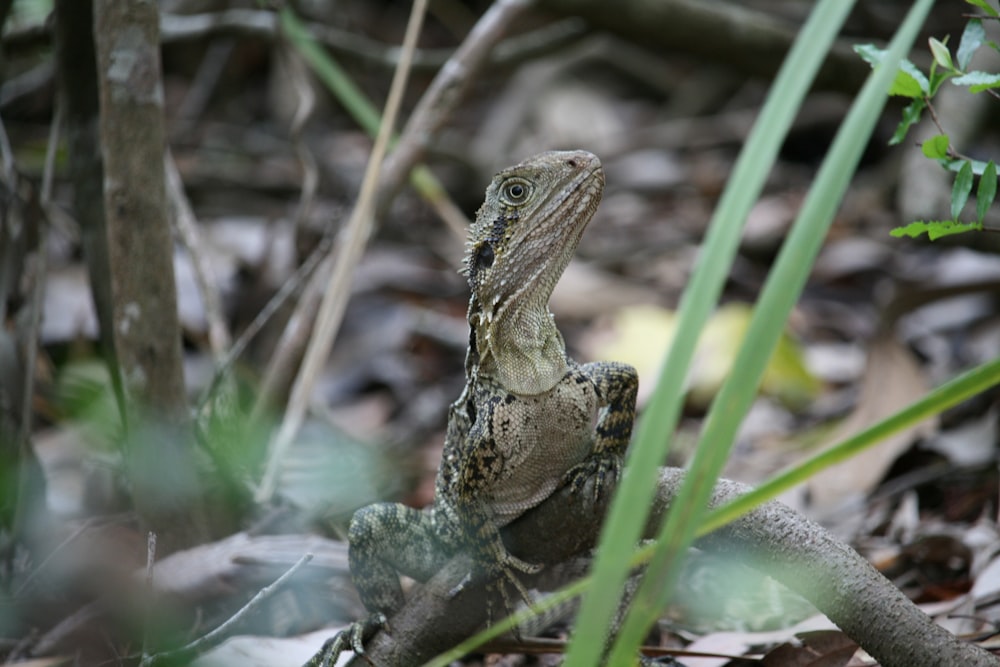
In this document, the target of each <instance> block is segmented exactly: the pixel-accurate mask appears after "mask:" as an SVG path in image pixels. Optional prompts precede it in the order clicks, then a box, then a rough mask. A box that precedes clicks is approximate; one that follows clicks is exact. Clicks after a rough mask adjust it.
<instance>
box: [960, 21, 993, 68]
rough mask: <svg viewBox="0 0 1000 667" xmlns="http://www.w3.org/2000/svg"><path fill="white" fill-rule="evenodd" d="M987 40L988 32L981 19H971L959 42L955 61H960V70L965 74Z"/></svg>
mask: <svg viewBox="0 0 1000 667" xmlns="http://www.w3.org/2000/svg"><path fill="white" fill-rule="evenodd" d="M984 39H986V30H985V29H984V28H983V22H982V21H980V20H979V19H969V22H968V23H966V24H965V30H963V31H962V39H961V40H960V41H959V42H958V50H957V51H956V52H955V59H956V60H957V61H958V69H960V70H962V71H963V72H964V71H965V70H966V69H968V67H969V61H971V60H972V55H973V54H974V53H975V52H976V50H977V49H979V47H980V46H982V45H983V40H984Z"/></svg>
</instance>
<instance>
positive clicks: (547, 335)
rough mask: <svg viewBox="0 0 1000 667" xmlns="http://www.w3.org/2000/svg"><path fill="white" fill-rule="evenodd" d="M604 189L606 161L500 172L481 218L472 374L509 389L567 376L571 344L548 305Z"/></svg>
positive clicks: (471, 261) (472, 258)
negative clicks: (604, 163)
mask: <svg viewBox="0 0 1000 667" xmlns="http://www.w3.org/2000/svg"><path fill="white" fill-rule="evenodd" d="M603 191H604V170H603V169H602V168H601V161H600V160H598V159H597V157H596V156H594V155H592V154H591V153H588V152H586V151H566V152H555V151H553V152H549V153H542V154H541V155H536V156H535V157H533V158H529V159H527V160H525V161H524V162H522V163H521V164H519V165H516V166H514V167H511V168H509V169H505V170H504V171H501V172H500V173H499V174H497V175H496V176H494V177H493V182H491V183H490V186H489V187H488V188H487V189H486V201H485V202H483V205H482V207H481V208H480V209H479V212H478V213H476V221H475V223H473V225H472V231H471V234H470V239H469V252H468V254H467V255H466V258H465V273H466V275H468V277H469V286H470V287H471V288H472V300H471V301H470V302H469V325H470V326H471V329H472V331H471V336H470V341H469V355H468V357H467V361H466V364H467V371H468V370H469V369H475V372H477V373H479V374H480V375H484V376H485V375H488V376H492V377H494V378H496V379H497V380H498V381H499V382H500V383H501V384H502V385H503V386H504V387H505V388H506V389H507V390H508V391H512V392H515V393H518V394H538V393H541V392H544V391H548V390H549V389H551V388H552V387H553V386H555V384H556V383H557V382H559V381H560V380H561V379H562V377H563V376H564V375H565V373H566V368H567V363H566V348H565V345H564V344H563V340H562V336H560V335H559V330H558V329H556V326H555V323H554V322H553V321H552V316H551V315H550V314H549V308H548V302H549V297H550V296H551V295H552V289H553V288H554V287H555V285H556V282H557V281H558V280H559V276H561V275H562V273H563V271H564V270H565V269H566V265H567V264H569V260H570V258H571V257H572V256H573V252H574V251H575V250H576V246H577V244H578V243H579V242H580V236H582V235H583V230H584V229H585V228H586V227H587V223H588V222H590V219H591V218H592V217H593V216H594V211H596V210H597V205H598V203H600V201H601V194H602V193H603Z"/></svg>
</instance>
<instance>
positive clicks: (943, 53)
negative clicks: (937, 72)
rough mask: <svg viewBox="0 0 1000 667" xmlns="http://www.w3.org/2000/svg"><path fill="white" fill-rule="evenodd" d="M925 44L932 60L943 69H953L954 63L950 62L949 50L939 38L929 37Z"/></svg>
mask: <svg viewBox="0 0 1000 667" xmlns="http://www.w3.org/2000/svg"><path fill="white" fill-rule="evenodd" d="M927 45H928V46H929V47H930V49H931V55H933V56H934V62H936V63H937V64H938V65H940V66H941V67H944V68H945V69H955V65H954V64H952V62H951V51H949V50H948V47H947V46H945V45H944V43H943V42H942V41H941V40H939V39H937V38H936V37H931V38H929V39H928V40H927Z"/></svg>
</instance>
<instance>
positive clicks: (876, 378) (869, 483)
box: [806, 335, 937, 512]
mask: <svg viewBox="0 0 1000 667" xmlns="http://www.w3.org/2000/svg"><path fill="white" fill-rule="evenodd" d="M927 389H928V387H927V379H926V378H925V377H924V373H923V371H922V370H921V368H920V366H918V365H917V362H916V360H915V359H914V358H913V355H912V354H911V353H910V351H909V350H907V349H906V348H905V347H904V346H903V345H902V344H901V343H900V342H899V341H898V340H897V339H896V338H895V337H893V336H892V335H880V336H878V337H876V338H875V339H874V340H873V341H872V343H871V347H870V348H869V350H868V363H867V365H866V367H865V374H864V377H863V379H862V382H861V390H860V392H859V394H858V402H857V405H856V406H855V408H854V411H853V412H852V413H851V414H850V415H849V416H848V417H847V419H845V420H844V422H843V423H842V424H841V425H840V427H839V428H838V429H836V430H835V431H834V433H833V434H832V435H831V437H830V440H829V443H830V444H832V443H836V442H840V441H841V440H844V439H845V438H847V437H850V436H852V435H854V434H856V433H858V432H860V431H862V430H864V429H866V428H868V427H869V426H871V425H872V424H875V423H877V422H879V421H881V420H882V419H885V418H886V417H888V416H890V415H892V414H893V413H895V412H897V411H899V410H900V409H902V408H903V407H905V406H907V405H909V404H910V403H912V402H913V401H915V400H917V399H918V398H920V397H921V396H923V395H924V394H925V393H926V392H927ZM936 429H937V420H936V419H935V418H929V419H927V420H924V421H922V422H920V423H919V424H916V425H914V426H912V427H910V428H907V429H904V430H903V431H900V432H899V433H896V434H895V435H893V436H890V437H888V438H886V439H885V440H883V441H882V442H881V443H879V444H877V445H875V446H874V447H871V448H869V449H866V450H865V451H863V452H861V453H860V454H858V455H857V456H854V457H852V458H851V459H850V460H848V461H844V462H843V463H841V464H839V465H836V466H833V467H831V468H827V469H826V470H824V471H822V472H820V473H818V474H816V475H813V477H812V478H811V479H810V480H809V481H808V482H807V483H806V488H807V490H808V492H809V498H810V504H811V506H812V508H813V509H814V510H817V511H819V512H827V511H829V510H832V509H834V508H836V507H838V506H840V505H842V504H844V503H848V502H852V501H856V500H858V499H860V498H863V497H864V496H866V495H867V494H868V493H870V492H871V491H872V490H873V489H874V488H875V486H876V485H877V484H878V483H879V482H880V481H881V480H882V478H883V477H884V476H885V473H886V471H887V470H888V469H889V467H890V466H891V465H892V464H893V462H894V461H895V460H896V459H897V458H898V457H899V455H900V454H902V453H903V452H904V451H906V449H907V448H909V446H910V445H911V443H912V442H913V441H914V440H915V439H917V438H920V437H925V436H928V435H930V434H931V433H933V432H934V431H935V430H936Z"/></svg>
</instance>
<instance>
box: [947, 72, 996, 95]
mask: <svg viewBox="0 0 1000 667" xmlns="http://www.w3.org/2000/svg"><path fill="white" fill-rule="evenodd" d="M951 82H952V83H954V84H955V85H956V86H968V87H969V92H972V93H981V92H983V91H984V90H986V89H987V88H1000V74H991V73H989V72H980V71H978V70H977V71H975V72H968V73H966V74H963V75H962V76H956V77H955V78H954V79H952V80H951Z"/></svg>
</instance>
